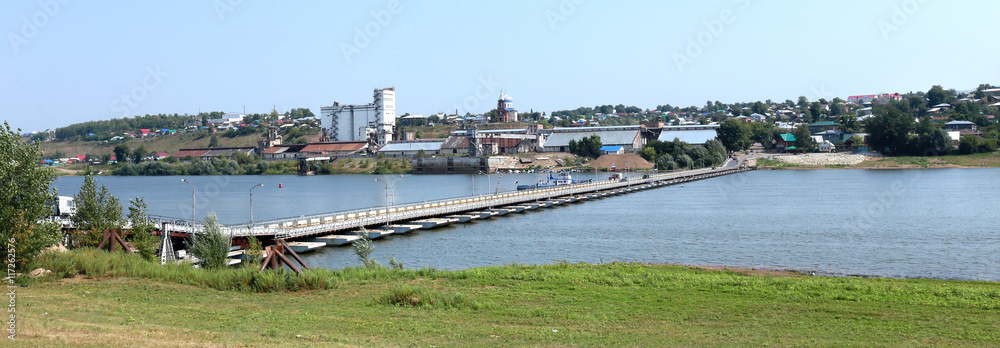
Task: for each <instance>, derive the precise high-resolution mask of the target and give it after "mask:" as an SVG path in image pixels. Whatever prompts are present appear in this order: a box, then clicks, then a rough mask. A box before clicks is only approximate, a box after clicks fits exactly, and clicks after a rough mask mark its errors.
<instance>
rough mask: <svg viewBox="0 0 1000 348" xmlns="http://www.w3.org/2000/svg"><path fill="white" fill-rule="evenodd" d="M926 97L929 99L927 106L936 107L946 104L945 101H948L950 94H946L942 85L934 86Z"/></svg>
mask: <svg viewBox="0 0 1000 348" xmlns="http://www.w3.org/2000/svg"><path fill="white" fill-rule="evenodd" d="M925 96H926V97H927V104H929V105H931V106H934V105H938V104H941V103H944V102H945V100H947V99H948V92H946V91H945V90H944V88H942V87H941V85H934V86H933V87H931V89H930V90H929V91H927V94H926V95H925Z"/></svg>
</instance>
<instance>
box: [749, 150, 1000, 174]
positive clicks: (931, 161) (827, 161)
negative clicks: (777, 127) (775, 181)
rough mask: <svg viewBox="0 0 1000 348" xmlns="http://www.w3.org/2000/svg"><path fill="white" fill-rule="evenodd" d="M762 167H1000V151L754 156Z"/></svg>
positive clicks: (753, 163)
mask: <svg viewBox="0 0 1000 348" xmlns="http://www.w3.org/2000/svg"><path fill="white" fill-rule="evenodd" d="M751 161H752V162H750V165H757V167H758V168H760V169H796V170H812V169H929V168H1000V153H997V152H994V153H983V154H974V155H951V156H929V157H915V156H901V157H872V156H863V155H852V154H802V155H770V156H759V157H757V158H754V159H751Z"/></svg>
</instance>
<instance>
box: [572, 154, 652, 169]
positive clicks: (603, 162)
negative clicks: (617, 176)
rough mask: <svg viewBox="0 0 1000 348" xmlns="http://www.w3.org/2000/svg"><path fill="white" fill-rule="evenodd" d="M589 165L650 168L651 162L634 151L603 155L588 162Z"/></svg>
mask: <svg viewBox="0 0 1000 348" xmlns="http://www.w3.org/2000/svg"><path fill="white" fill-rule="evenodd" d="M588 165H590V166H591V167H594V168H598V169H607V168H611V166H615V167H616V168H617V169H625V168H628V169H652V168H653V164H652V163H649V161H647V160H646V159H644V158H642V157H641V156H639V155H636V154H634V153H627V154H623V155H604V156H601V157H599V158H597V159H596V160H593V161H591V162H590V163H588Z"/></svg>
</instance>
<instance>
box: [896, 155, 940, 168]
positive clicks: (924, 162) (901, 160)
mask: <svg viewBox="0 0 1000 348" xmlns="http://www.w3.org/2000/svg"><path fill="white" fill-rule="evenodd" d="M889 160H891V161H893V162H896V163H897V164H899V165H904V166H918V167H924V168H927V167H930V166H931V165H933V164H932V163H931V162H930V161H929V160H928V158H927V157H911V156H903V157H889Z"/></svg>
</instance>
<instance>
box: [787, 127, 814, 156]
mask: <svg viewBox="0 0 1000 348" xmlns="http://www.w3.org/2000/svg"><path fill="white" fill-rule="evenodd" d="M792 135H795V147H796V148H797V149H798V150H799V151H804V152H805V151H812V150H815V149H816V140H814V139H813V138H812V134H811V133H809V128H808V127H806V126H805V125H802V126H799V127H798V128H796V129H795V131H794V132H792Z"/></svg>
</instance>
